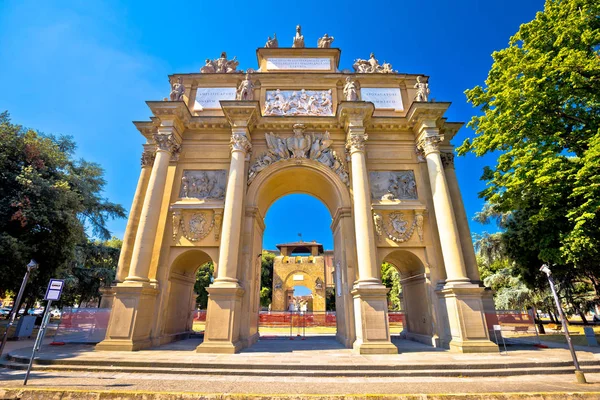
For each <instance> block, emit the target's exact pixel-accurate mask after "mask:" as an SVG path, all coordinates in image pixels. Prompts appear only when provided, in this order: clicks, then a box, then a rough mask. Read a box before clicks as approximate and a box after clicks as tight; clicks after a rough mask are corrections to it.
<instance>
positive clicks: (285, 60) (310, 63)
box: [267, 57, 331, 71]
mask: <svg viewBox="0 0 600 400" xmlns="http://www.w3.org/2000/svg"><path fill="white" fill-rule="evenodd" d="M279 69H284V70H288V69H291V70H317V71H328V70H330V69H331V59H329V58H296V57H271V58H268V59H267V70H279Z"/></svg>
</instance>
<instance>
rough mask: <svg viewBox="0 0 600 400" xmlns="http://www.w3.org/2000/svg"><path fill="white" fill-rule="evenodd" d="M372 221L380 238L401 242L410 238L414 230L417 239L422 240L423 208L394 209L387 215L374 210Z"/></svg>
mask: <svg viewBox="0 0 600 400" xmlns="http://www.w3.org/2000/svg"><path fill="white" fill-rule="evenodd" d="M410 219H412V221H410ZM373 222H374V223H375V231H376V232H377V236H378V237H379V238H380V239H381V238H382V237H386V238H388V239H391V240H393V241H394V242H396V243H403V242H406V241H408V240H410V238H411V237H412V236H413V234H414V232H415V231H416V232H417V235H418V237H419V241H421V242H423V226H424V222H425V217H424V211H423V210H413V211H394V212H391V213H389V214H387V215H384V214H382V213H379V212H374V213H373Z"/></svg>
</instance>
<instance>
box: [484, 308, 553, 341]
mask: <svg viewBox="0 0 600 400" xmlns="http://www.w3.org/2000/svg"><path fill="white" fill-rule="evenodd" d="M485 319H486V324H487V328H488V330H489V332H490V338H491V339H492V341H496V340H495V339H494V337H495V335H494V333H496V334H501V335H502V337H503V338H504V339H505V340H506V343H512V344H534V345H537V344H540V343H541V342H540V338H539V336H538V331H537V327H536V325H535V319H534V317H533V315H532V314H529V313H527V312H524V311H520V310H498V311H496V313H495V314H486V315H485ZM498 328H499V329H498Z"/></svg>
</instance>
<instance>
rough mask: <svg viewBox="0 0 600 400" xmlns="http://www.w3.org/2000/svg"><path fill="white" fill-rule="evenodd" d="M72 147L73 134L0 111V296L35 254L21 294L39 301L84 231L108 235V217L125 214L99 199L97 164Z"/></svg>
mask: <svg viewBox="0 0 600 400" xmlns="http://www.w3.org/2000/svg"><path fill="white" fill-rule="evenodd" d="M74 152H75V143H74V141H73V139H72V138H71V137H68V136H59V137H55V136H52V135H45V134H43V133H40V132H36V131H34V130H31V129H25V128H23V127H22V126H20V125H15V124H12V123H11V120H10V118H9V115H8V112H4V113H1V114H0V193H2V196H0V260H1V261H0V294H3V293H4V292H6V291H12V292H16V291H17V290H18V288H19V286H20V284H21V281H22V279H23V275H24V273H25V266H26V265H27V263H28V262H29V260H30V259H31V258H33V259H35V260H36V261H37V262H38V263H39V269H38V270H37V271H36V272H35V274H34V275H33V277H32V279H31V281H30V282H31V283H30V284H29V285H28V289H27V292H26V297H29V298H30V299H32V300H33V299H34V298H40V297H41V296H42V295H43V293H44V291H45V288H46V286H47V284H48V281H49V279H50V278H52V277H56V276H58V275H63V276H64V275H68V274H69V271H70V268H71V267H72V265H73V261H74V260H75V259H76V258H77V257H76V249H77V247H78V246H87V244H88V235H87V233H88V232H89V233H91V234H93V235H95V236H96V237H97V238H99V239H103V240H107V239H109V238H110V232H109V231H108V229H107V228H106V222H107V220H108V219H109V218H123V217H125V211H124V209H123V207H121V206H120V205H118V204H115V203H111V202H110V201H108V200H106V199H104V198H102V191H103V189H104V186H105V184H106V181H105V180H104V177H103V174H104V171H103V170H102V168H101V167H100V166H99V165H98V164H95V163H90V162H87V161H85V160H75V159H74V158H73V156H74ZM117 257H118V256H117Z"/></svg>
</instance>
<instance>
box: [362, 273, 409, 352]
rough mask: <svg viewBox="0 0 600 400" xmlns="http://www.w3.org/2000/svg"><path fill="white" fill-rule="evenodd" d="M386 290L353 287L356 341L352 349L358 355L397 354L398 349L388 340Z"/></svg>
mask: <svg viewBox="0 0 600 400" xmlns="http://www.w3.org/2000/svg"><path fill="white" fill-rule="evenodd" d="M388 291H389V289H388V288H386V287H385V286H383V285H382V286H381V287H380V288H377V287H373V286H369V287H365V288H360V287H355V288H354V289H353V290H352V292H351V293H352V296H353V297H354V318H355V320H354V321H355V324H356V340H355V341H354V344H353V346H352V347H353V349H354V351H355V352H357V353H359V354H397V353H398V348H397V347H396V346H394V345H393V344H392V342H391V340H390V339H391V338H390V329H389V323H388V316H387V307H388V305H387V292H388Z"/></svg>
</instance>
